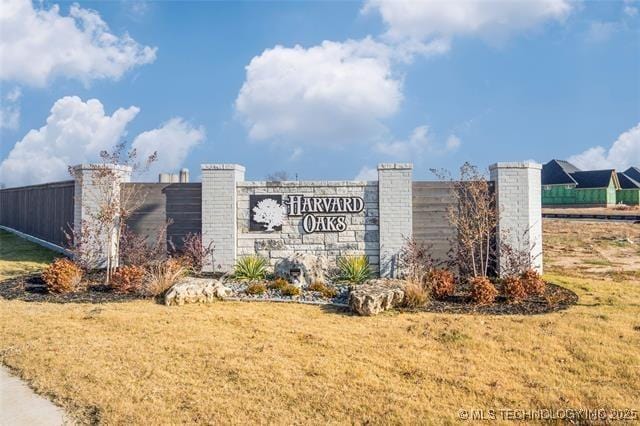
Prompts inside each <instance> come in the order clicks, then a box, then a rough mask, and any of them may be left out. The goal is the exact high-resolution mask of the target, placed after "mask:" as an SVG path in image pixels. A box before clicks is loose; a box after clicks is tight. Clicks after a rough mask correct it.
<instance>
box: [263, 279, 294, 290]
mask: <svg viewBox="0 0 640 426" xmlns="http://www.w3.org/2000/svg"><path fill="white" fill-rule="evenodd" d="M288 285H289V282H288V281H287V280H285V279H284V278H282V277H278V278H276V279H275V280H274V281H272V282H270V283H269V284H268V285H267V287H268V288H269V289H271V290H282V289H283V288H285V287H287V286H288Z"/></svg>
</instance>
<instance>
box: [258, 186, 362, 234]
mask: <svg viewBox="0 0 640 426" xmlns="http://www.w3.org/2000/svg"><path fill="white" fill-rule="evenodd" d="M271 197H272V198H271ZM267 198H271V199H272V200H273V201H272V202H271V201H270V203H271V204H269V205H267V204H268V203H267V201H266V199H267ZM281 202H282V196H279V195H278V196H251V203H250V204H251V207H250V209H251V211H252V212H253V215H252V216H251V219H252V221H251V222H252V223H251V225H252V227H251V228H252V230H265V231H268V232H270V231H274V230H275V231H278V230H280V229H281V228H280V225H281V224H282V219H283V218H282V217H281V216H282V214H283V213H286V215H288V216H292V217H300V216H302V228H303V229H304V232H306V233H307V234H312V233H314V232H342V231H344V230H346V229H347V216H346V214H355V213H360V212H361V211H362V210H364V200H363V199H362V198H361V197H339V196H337V197H307V196H305V195H289V196H287V199H286V200H285V201H284V203H283V204H284V205H283V206H282V207H280V206H277V204H279V203H281ZM267 207H268V209H267Z"/></svg>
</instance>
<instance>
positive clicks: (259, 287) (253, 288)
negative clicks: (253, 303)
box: [245, 283, 267, 294]
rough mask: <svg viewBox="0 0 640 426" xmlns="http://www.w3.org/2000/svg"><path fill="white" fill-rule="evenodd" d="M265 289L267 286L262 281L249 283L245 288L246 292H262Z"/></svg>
mask: <svg viewBox="0 0 640 426" xmlns="http://www.w3.org/2000/svg"><path fill="white" fill-rule="evenodd" d="M265 291H267V286H265V285H264V283H251V284H249V285H248V286H247V288H246V289H245V293H247V294H264V292H265Z"/></svg>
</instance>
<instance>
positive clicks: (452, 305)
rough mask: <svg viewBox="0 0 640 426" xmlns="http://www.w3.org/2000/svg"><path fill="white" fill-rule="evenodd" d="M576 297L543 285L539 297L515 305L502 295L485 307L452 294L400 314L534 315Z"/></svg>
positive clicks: (562, 306) (573, 301) (466, 296)
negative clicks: (543, 292) (542, 290)
mask: <svg viewBox="0 0 640 426" xmlns="http://www.w3.org/2000/svg"><path fill="white" fill-rule="evenodd" d="M577 302H578V295H577V294H575V293H574V292H573V291H571V290H569V289H567V288H564V287H561V286H559V285H555V284H551V283H547V287H546V291H545V294H544V295H543V296H530V297H529V298H527V299H525V300H523V301H521V302H519V303H511V302H510V301H509V300H508V299H507V298H506V297H505V296H502V295H501V296H498V297H496V300H495V301H494V302H493V303H492V304H489V305H477V304H474V303H473V301H472V299H471V296H470V295H469V293H464V292H460V293H456V294H454V295H452V296H449V297H446V298H445V299H444V300H431V301H430V302H428V303H427V304H426V305H425V306H424V307H422V308H419V309H406V308H402V310H403V311H409V312H411V311H425V312H436V313H448V314H483V315H538V314H546V313H549V312H556V311H562V310H564V309H567V308H569V307H570V306H572V305H575V304H576V303H577Z"/></svg>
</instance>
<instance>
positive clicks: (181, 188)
mask: <svg viewBox="0 0 640 426" xmlns="http://www.w3.org/2000/svg"><path fill="white" fill-rule="evenodd" d="M121 189H122V197H123V198H124V199H126V197H127V193H129V191H135V193H136V198H137V200H138V201H137V202H138V203H141V204H140V206H139V207H138V208H137V209H136V210H135V212H134V213H133V214H132V215H131V216H130V217H129V219H128V220H127V226H128V227H129V229H131V230H132V231H133V232H135V233H136V234H138V235H142V236H145V237H146V238H147V240H148V241H149V242H155V241H156V238H157V233H158V231H159V230H160V229H161V228H162V226H163V225H164V224H166V223H167V221H169V222H170V225H169V227H168V228H167V241H171V243H173V245H174V246H175V247H176V248H180V247H181V246H182V239H183V238H184V237H185V236H186V235H187V234H189V233H193V234H199V233H200V232H201V227H202V219H201V217H202V184H200V183H124V184H122V186H121Z"/></svg>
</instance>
